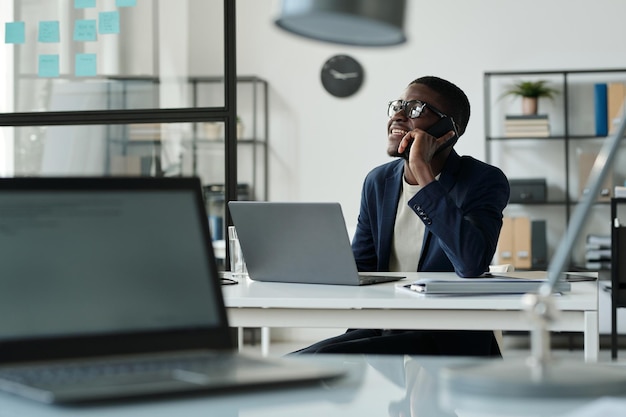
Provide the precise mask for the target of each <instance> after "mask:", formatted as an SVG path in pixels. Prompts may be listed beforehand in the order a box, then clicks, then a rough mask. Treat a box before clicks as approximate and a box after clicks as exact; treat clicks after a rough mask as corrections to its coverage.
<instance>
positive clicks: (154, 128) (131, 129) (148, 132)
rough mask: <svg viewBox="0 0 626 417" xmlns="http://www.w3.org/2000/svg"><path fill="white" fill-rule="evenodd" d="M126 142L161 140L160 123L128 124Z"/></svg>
mask: <svg viewBox="0 0 626 417" xmlns="http://www.w3.org/2000/svg"><path fill="white" fill-rule="evenodd" d="M128 140H145V141H151V140H161V123H134V124H129V125H128Z"/></svg>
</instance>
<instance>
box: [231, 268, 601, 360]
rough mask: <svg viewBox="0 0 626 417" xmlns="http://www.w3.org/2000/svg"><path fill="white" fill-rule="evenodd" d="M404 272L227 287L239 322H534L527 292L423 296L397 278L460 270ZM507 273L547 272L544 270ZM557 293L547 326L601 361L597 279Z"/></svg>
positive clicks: (442, 326)
mask: <svg viewBox="0 0 626 417" xmlns="http://www.w3.org/2000/svg"><path fill="white" fill-rule="evenodd" d="M400 275H406V276H407V278H406V279H404V280H402V281H399V282H395V283H385V284H376V285H366V286H360V287H355V286H344V285H321V284H284V283H274V282H255V281H252V280H250V279H249V278H245V279H242V280H241V282H240V283H239V284H238V285H229V286H224V287H223V293H224V301H225V304H226V307H227V310H228V319H229V322H230V324H231V326H233V327H267V328H271V327H319V328H341V327H343V328H379V329H423V330H425V329H430V330H461V329H463V330H512V331H528V330H531V329H532V328H533V327H532V326H533V323H532V321H531V320H530V318H529V317H528V316H527V314H525V310H524V307H523V305H522V296H521V295H466V296H432V295H421V294H416V293H412V292H410V291H407V290H404V289H398V288H397V285H399V283H407V282H411V281H413V280H416V279H418V278H443V277H450V276H454V274H453V273H446V272H439V273H433V272H421V273H418V272H415V273H407V274H400ZM499 275H500V274H499ZM502 275H509V276H519V277H535V278H543V277H544V276H545V272H512V273H506V274H502ZM554 299H555V304H556V307H557V309H558V310H559V314H558V316H557V319H556V320H555V321H554V322H553V323H552V324H550V326H549V328H550V329H551V330H553V331H571V332H583V333H584V340H585V359H586V360H588V361H596V360H597V358H598V350H599V335H598V283H597V281H584V282H573V283H572V290H571V292H568V293H566V294H563V295H557V296H555V297H554Z"/></svg>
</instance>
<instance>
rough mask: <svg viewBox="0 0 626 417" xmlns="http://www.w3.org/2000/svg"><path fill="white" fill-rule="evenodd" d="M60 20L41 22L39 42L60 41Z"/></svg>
mask: <svg viewBox="0 0 626 417" xmlns="http://www.w3.org/2000/svg"><path fill="white" fill-rule="evenodd" d="M59 39H60V37H59V21H58V20H48V21H41V22H39V42H45V43H55V42H59Z"/></svg>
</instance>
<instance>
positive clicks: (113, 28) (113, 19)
mask: <svg viewBox="0 0 626 417" xmlns="http://www.w3.org/2000/svg"><path fill="white" fill-rule="evenodd" d="M98 33H100V34H103V35H106V34H111V33H120V12H100V13H98Z"/></svg>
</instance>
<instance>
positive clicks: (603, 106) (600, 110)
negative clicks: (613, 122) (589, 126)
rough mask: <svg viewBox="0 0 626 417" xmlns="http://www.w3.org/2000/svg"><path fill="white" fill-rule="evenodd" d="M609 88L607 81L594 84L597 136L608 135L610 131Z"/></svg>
mask: <svg viewBox="0 0 626 417" xmlns="http://www.w3.org/2000/svg"><path fill="white" fill-rule="evenodd" d="M607 90H608V86H607V84H606V83H597V84H594V86H593V91H594V114H595V122H596V123H595V127H596V136H606V135H607V134H608V133H609V123H608V117H609V116H608V100H607Z"/></svg>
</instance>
